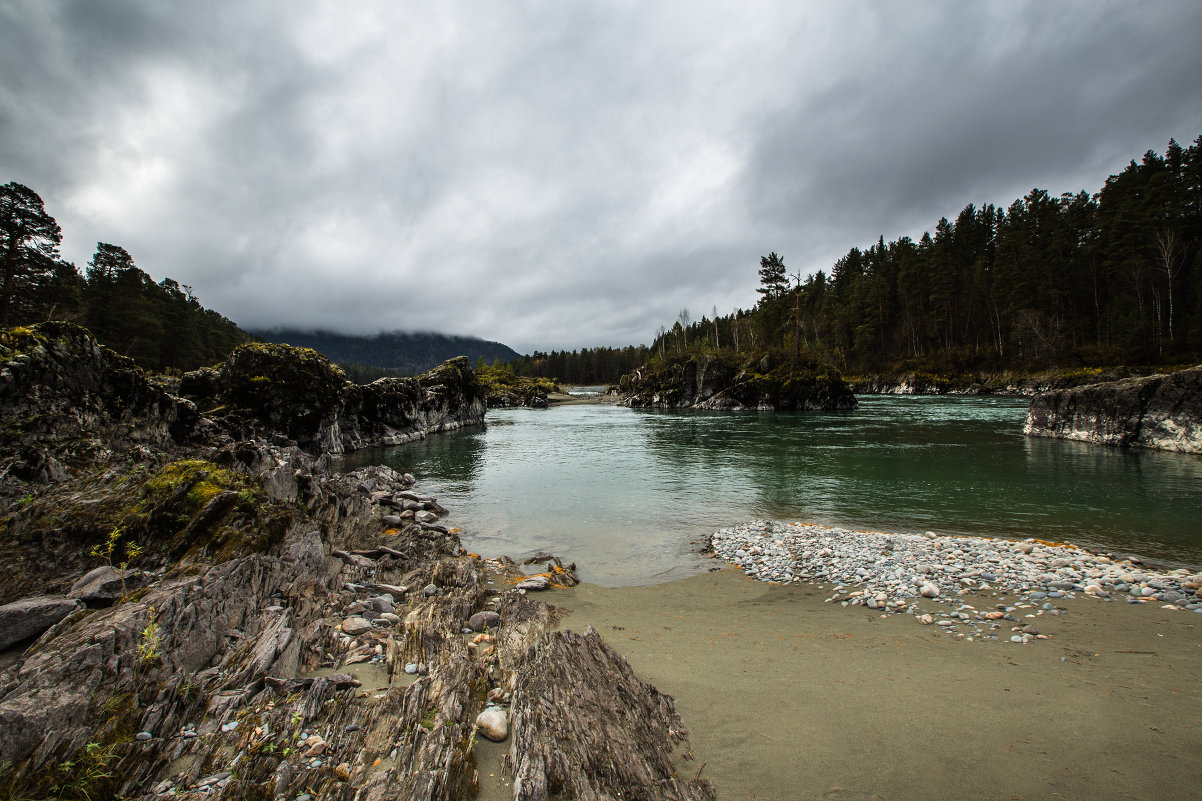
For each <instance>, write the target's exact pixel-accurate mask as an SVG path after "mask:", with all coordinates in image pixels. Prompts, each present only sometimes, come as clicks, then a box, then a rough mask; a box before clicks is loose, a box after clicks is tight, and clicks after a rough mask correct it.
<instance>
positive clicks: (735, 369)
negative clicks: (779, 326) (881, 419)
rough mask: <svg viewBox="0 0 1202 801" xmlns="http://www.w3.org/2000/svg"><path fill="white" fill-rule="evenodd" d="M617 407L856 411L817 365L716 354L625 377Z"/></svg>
mask: <svg viewBox="0 0 1202 801" xmlns="http://www.w3.org/2000/svg"><path fill="white" fill-rule="evenodd" d="M619 391H620V393H621V394H622V396H623V399H622V400H621V404H622V405H624V406H631V407H642V408H647V407H654V408H665V409H685V408H694V409H724V410H742V409H758V410H763V411H794V410H796V411H819V410H821V411H833V410H843V409H854V408H856V399H855V396H854V395H853V394H852V392H851V389H850V388H849V387H848V386H847V384H846V383H845V382H844V381H843V378H842V376H840V375H839V372H838V371H837V370H835V369H833V368H826V367H822V366H820V365H793V364H790V363H780V362H776V361H774V360H773V359H772V357H770V356H762V357H760V358H758V359H753V360H751V361H746V362H744V361H742V359H741V358H740V357H735V356H734V355H733V354H727V353H715V354H707V355H704V356H690V357H688V358H683V359H673V358H670V359H668V360H667V361H665V362H664V363H663V364H661V365H658V366H652V365H644V366H643V367H641V368H639V369H638V370H636V371H635V372H634V373H633V374H631V375H627V376H623V377H622V381H621V383H620V384H619Z"/></svg>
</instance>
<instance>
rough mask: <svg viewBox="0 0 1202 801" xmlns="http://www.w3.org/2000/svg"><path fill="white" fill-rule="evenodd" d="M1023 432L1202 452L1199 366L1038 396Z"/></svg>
mask: <svg viewBox="0 0 1202 801" xmlns="http://www.w3.org/2000/svg"><path fill="white" fill-rule="evenodd" d="M1023 432H1024V433H1026V434H1027V436H1033V437H1055V438H1059V439H1071V440H1077V441H1080V442H1096V443H1100V444H1103V445H1118V446H1123V447H1137V448H1156V449H1160V450H1168V451H1178V452H1181V453H1202V367H1194V368H1192V369H1189V370H1182V371H1180V372H1176V373H1170V374H1168V375H1155V376H1149V377H1147V378H1129V379H1125V380H1122V381H1112V382H1106V383H1099V384H1090V385H1087V386H1083V387H1077V388H1075V389H1067V390H1059V391H1055V392H1045V393H1043V394H1041V395H1037V396H1036V397H1035V398H1034V399H1033V400H1032V401H1031V406H1030V409H1029V410H1028V412H1027V420H1026V423H1025V425H1024V426H1023Z"/></svg>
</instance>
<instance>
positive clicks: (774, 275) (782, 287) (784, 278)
mask: <svg viewBox="0 0 1202 801" xmlns="http://www.w3.org/2000/svg"><path fill="white" fill-rule="evenodd" d="M788 288H789V276H788V273H786V272H785V260H784V259H782V258H781V257H780V256H778V255H776V253H775V252H773V253H769V254H768V255H767V256H763V257H761V258H760V287H759V289H757V290H756V292H759V293H760V294H761V295H763V296H764V297H763V300H764V301H769V300H775V299H776V298H779V297H780V296H782V295H784V294H785V291H786V290H788Z"/></svg>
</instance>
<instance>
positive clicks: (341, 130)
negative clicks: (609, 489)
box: [0, 0, 1202, 352]
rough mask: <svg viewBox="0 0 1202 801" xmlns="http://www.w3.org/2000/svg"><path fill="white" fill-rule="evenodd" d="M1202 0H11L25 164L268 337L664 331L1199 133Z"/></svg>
mask: <svg viewBox="0 0 1202 801" xmlns="http://www.w3.org/2000/svg"><path fill="white" fill-rule="evenodd" d="M1199 33H1202V2H1198V0H1180V2H1155V1H1154V0H1152V1H1150V2H1139V3H1135V2H1129V0H1124V2H1106V1H1105V0H1081V1H1080V2H1051V1H1049V0H1037V1H1036V2H1018V1H1017V0H1004V1H1003V2H964V0H954V2H953V1H949V2H830V3H821V4H819V3H803V2H800V1H799V0H783V1H782V2H754V0H739V2H730V3H708V2H701V0H674V1H673V2H654V1H653V0H632V1H631V2H583V1H581V2H563V1H562V0H548V1H547V2H519V1H518V0H503V1H501V2H498V1H497V0H479V1H478V2H451V1H450V0H439V1H438V2H429V3H418V2H396V1H395V0H385V1H381V2H376V1H375V0H355V1H354V2H347V1H346V0H340V1H338V2H310V1H309V0H285V1H282V2H245V0H239V1H238V2H232V1H229V2H227V0H205V2H193V3H174V2H162V0H127V1H126V2H106V1H105V0H76V2H67V1H66V0H0V76H2V77H0V183H3V182H7V181H18V182H20V183H23V184H26V185H28V186H30V187H31V188H33V189H34V190H35V191H37V192H38V193H39V194H40V195H41V196H42V198H43V199H44V200H45V203H46V208H47V210H48V211H49V212H50V213H51V214H52V215H53V216H54V217H55V218H56V219H57V220H58V221H59V224H60V225H61V226H62V229H63V248H62V250H63V254H64V256H65V257H66V258H67V259H69V260H71V261H74V262H75V264H76V265H77V266H78V267H79V268H80V269H81V270H83V269H85V267H86V263H87V262H88V261H89V260H90V258H91V256H92V253H93V252H94V251H95V247H96V242H97V241H103V242H110V243H114V244H118V245H121V246H123V247H125V248H126V249H127V250H128V251H129V252H130V254H131V255H132V256H133V258H134V261H135V262H136V263H137V264H138V266H139V267H141V268H142V269H144V270H146V271H147V272H149V273H150V274H151V275H152V276H153V277H154V278H155V279H156V280H158V279H161V278H163V277H165V276H169V277H172V278H175V279H177V280H179V281H180V282H181V283H183V284H188V285H190V286H192V287H193V289H194V290H195V292H196V294H197V296H198V297H199V298H200V300H201V302H202V303H204V304H205V305H206V306H208V307H210V308H214V309H217V310H218V311H220V312H221V313H222V314H225V315H226V316H227V317H230V318H231V319H233V320H234V321H235V322H237V323H239V324H240V325H242V326H244V327H269V326H298V327H305V328H314V327H320V328H326V329H330V330H335V331H340V332H346V333H374V332H377V331H381V330H396V329H402V330H433V331H442V332H447V333H455V334H468V335H475V336H481V337H485V338H487V339H495V340H500V341H502V342H505V343H506V344H508V345H510V346H512V347H514V348H516V349H518V350H519V351H522V352H529V351H531V350H533V349H540V350H550V349H561V348H575V347H582V346H589V345H622V344H635V343H640V342H643V343H646V342H649V341H650V340H651V338H652V336H653V335H654V332H655V329H656V327H657V326H659V325H660V324H665V325H670V324H671V322H672V321H673V320H674V319H675V318H676V315H677V312H678V311H679V310H680V308H681V307H688V308H689V309H690V310H691V311H692V313H693V317H694V318H699V317H700V316H701V315H702V314H703V313H704V314H709V313H710V310H711V308H712V307H713V306H717V307H718V309H719V311H720V312H721V313H724V314H725V313H728V312H730V311H731V309H732V308H733V307H735V306H743V307H747V306H750V305H751V304H753V303H754V302H755V298H756V295H755V287H756V285H757V274H756V271H757V268H758V263H759V258H760V256H762V255H764V254H766V253H768V252H769V251H773V250H774V251H776V252H778V253H780V254H782V255H783V256H784V258H785V263H786V265H787V266H788V267H789V269H790V272H797V271H800V272H802V273H808V272H812V271H814V270H818V269H828V268H829V267H830V264H831V263H832V262H833V261H834V260H835V259H837V258H838V257H839V256H841V255H842V254H844V253H846V252H847V250H848V249H849V248H851V247H852V246H867V245H871V244H872V243H874V242H875V241H876V239H877V237H878V236H881V235H884V237H885V239H886V240H890V239H894V238H897V237H898V236H901V235H910V236H913V237H918V236H920V235H921V234H922V232H923V231H924V230H928V229H932V228H933V227H934V224H935V222H936V221H937V220H938V219H939V217H940V216H944V215H946V216H948V217H954V216H955V214H956V213H957V212H958V211H959V210H960V209H961V208H963V207H964V205H965V204H967V203H970V202H972V203H976V204H978V205H980V204H983V203H996V204H1004V205H1008V204H1009V203H1010V202H1012V201H1013V200H1014V199H1015V198H1017V197H1020V196H1021V195H1023V194H1025V193H1026V192H1028V191H1029V190H1030V189H1032V188H1033V187H1040V188H1043V189H1047V190H1048V191H1049V192H1051V193H1052V194H1060V193H1061V192H1066V191H1079V190H1081V189H1085V190H1088V191H1090V192H1095V191H1097V190H1098V189H1099V188H1100V187H1101V184H1102V182H1103V181H1104V180H1105V178H1106V176H1107V175H1110V174H1112V173H1115V172H1118V171H1119V170H1121V169H1122V167H1123V166H1124V164H1125V163H1126V162H1127V160H1128V159H1130V158H1133V157H1136V158H1137V157H1138V156H1139V155H1140V154H1142V153H1143V152H1144V151H1145V150H1148V149H1154V150H1156V151H1157V152H1163V151H1164V148H1165V146H1166V145H1167V144H1168V141H1169V138H1170V137H1175V138H1176V139H1177V140H1178V141H1179V142H1181V143H1182V144H1188V143H1189V142H1191V141H1193V140H1194V139H1195V138H1196V137H1197V136H1198V135H1199V134H1202V45H1200V44H1199Z"/></svg>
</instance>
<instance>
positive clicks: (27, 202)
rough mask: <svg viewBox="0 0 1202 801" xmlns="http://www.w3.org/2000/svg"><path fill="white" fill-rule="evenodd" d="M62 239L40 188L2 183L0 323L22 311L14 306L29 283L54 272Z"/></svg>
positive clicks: (5, 322)
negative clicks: (47, 210)
mask: <svg viewBox="0 0 1202 801" xmlns="http://www.w3.org/2000/svg"><path fill="white" fill-rule="evenodd" d="M61 241H62V232H61V230H60V229H59V227H58V223H57V222H55V220H54V218H53V217H51V216H50V215H49V214H47V213H46V209H45V207H44V205H43V203H42V198H41V197H39V196H38V193H37V192H34V191H33V190H32V189H30V188H29V187H27V186H24V185H22V184H18V183H15V182H12V183H7V184H5V185H4V186H0V249H2V250H0V265H2V267H0V269H2V270H3V277H2V278H3V284H2V285H0V327H4V326H8V325H9V323H10V320H11V318H12V317H13V314H14V312H18V313H19V311H20V310H19V309H17V308H15V307H16V306H17V305H18V303H19V301H20V299H21V298H22V297H23V295H22V293H23V291H24V290H26V289H27V288H28V287H29V285H31V284H34V283H36V282H37V281H38V280H39V279H43V278H47V277H50V276H53V274H54V271H55V267H56V264H57V256H58V246H59V243H60V242H61ZM26 294H27V293H26Z"/></svg>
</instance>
